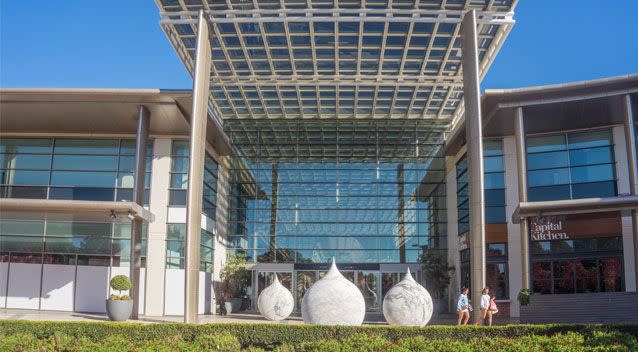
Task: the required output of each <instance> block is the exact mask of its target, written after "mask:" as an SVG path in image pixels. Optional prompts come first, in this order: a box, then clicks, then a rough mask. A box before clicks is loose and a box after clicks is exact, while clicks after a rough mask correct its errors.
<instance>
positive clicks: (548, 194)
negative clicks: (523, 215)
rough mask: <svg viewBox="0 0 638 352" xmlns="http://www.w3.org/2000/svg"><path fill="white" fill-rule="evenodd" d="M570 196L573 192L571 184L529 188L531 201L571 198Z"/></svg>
mask: <svg viewBox="0 0 638 352" xmlns="http://www.w3.org/2000/svg"><path fill="white" fill-rule="evenodd" d="M570 197H571V193H570V189H569V185H561V186H545V187H530V188H529V190H528V198H529V201H530V202H540V201H544V200H559V199H570Z"/></svg>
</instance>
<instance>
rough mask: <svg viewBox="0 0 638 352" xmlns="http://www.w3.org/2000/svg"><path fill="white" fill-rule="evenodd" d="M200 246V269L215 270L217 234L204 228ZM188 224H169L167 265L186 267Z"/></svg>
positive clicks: (168, 266)
mask: <svg viewBox="0 0 638 352" xmlns="http://www.w3.org/2000/svg"><path fill="white" fill-rule="evenodd" d="M200 236H201V237H200V246H199V261H200V265H199V270H201V271H206V272H213V249H214V243H215V236H214V235H213V234H212V233H211V232H208V231H206V230H204V229H202V230H201V235H200ZM185 239H186V224H168V225H167V231H166V267H167V268H169V269H184V253H185V251H184V246H185Z"/></svg>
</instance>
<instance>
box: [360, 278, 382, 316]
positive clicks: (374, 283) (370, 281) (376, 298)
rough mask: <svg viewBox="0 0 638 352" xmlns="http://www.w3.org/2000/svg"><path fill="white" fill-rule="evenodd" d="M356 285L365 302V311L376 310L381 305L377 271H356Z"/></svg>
mask: <svg viewBox="0 0 638 352" xmlns="http://www.w3.org/2000/svg"><path fill="white" fill-rule="evenodd" d="M357 287H359V290H361V294H363V300H364V301H365V302H366V311H368V312H376V311H378V310H379V306H380V305H381V294H380V292H379V291H380V285H379V272H378V271H358V272H357Z"/></svg>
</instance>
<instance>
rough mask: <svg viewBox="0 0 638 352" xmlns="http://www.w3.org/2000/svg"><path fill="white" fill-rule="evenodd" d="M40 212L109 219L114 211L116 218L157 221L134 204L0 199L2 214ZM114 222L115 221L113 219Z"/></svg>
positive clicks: (148, 212)
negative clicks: (121, 216) (92, 215)
mask: <svg viewBox="0 0 638 352" xmlns="http://www.w3.org/2000/svg"><path fill="white" fill-rule="evenodd" d="M11 211H20V212H40V213H44V214H55V213H79V214H85V215H86V214H96V213H97V214H99V215H100V216H99V217H103V218H107V217H108V216H110V213H111V211H113V213H114V214H116V216H119V215H123V216H127V215H129V214H130V215H131V216H132V217H134V218H138V219H141V220H143V221H145V222H153V221H155V215H153V213H151V212H150V211H148V210H146V209H145V208H144V207H142V206H140V205H139V204H137V203H133V202H102V201H86V200H43V199H17V198H4V199H0V212H11ZM111 220H113V219H111Z"/></svg>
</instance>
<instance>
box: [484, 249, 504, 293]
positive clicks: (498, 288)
mask: <svg viewBox="0 0 638 352" xmlns="http://www.w3.org/2000/svg"><path fill="white" fill-rule="evenodd" d="M485 259H486V263H487V264H486V266H485V279H486V284H487V286H488V287H489V288H490V289H491V292H492V294H494V295H496V298H497V299H508V298H509V277H508V275H509V274H508V271H507V243H488V244H487V248H486V252H485Z"/></svg>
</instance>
